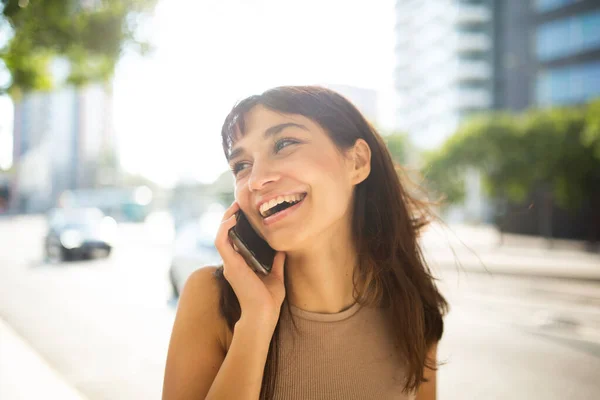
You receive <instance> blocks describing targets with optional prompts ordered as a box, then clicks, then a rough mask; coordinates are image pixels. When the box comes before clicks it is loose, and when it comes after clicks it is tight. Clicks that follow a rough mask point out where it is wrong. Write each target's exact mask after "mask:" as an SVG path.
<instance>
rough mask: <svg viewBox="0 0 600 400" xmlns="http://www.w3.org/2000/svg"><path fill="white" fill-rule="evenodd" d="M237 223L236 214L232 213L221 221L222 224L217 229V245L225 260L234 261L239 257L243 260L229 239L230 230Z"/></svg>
mask: <svg viewBox="0 0 600 400" xmlns="http://www.w3.org/2000/svg"><path fill="white" fill-rule="evenodd" d="M235 223H236V218H235V215H232V216H230V217H229V218H228V219H226V220H224V221H223V222H221V226H220V227H219V230H218V231H217V237H216V238H215V247H216V248H217V250H218V251H219V253H220V254H221V257H222V258H223V261H224V262H228V261H233V259H238V258H241V259H242V260H243V258H242V257H241V256H240V255H239V254H238V253H237V251H235V250H234V249H233V246H232V245H231V241H230V240H229V230H230V229H231V228H233V227H234V226H235ZM236 256H237V257H236Z"/></svg>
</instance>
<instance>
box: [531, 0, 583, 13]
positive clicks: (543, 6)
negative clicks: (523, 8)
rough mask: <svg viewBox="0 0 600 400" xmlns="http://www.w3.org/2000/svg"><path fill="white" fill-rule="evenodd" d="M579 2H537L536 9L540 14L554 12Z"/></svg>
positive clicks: (544, 0)
mask: <svg viewBox="0 0 600 400" xmlns="http://www.w3.org/2000/svg"><path fill="white" fill-rule="evenodd" d="M576 1H577V0H535V9H536V10H537V11H540V12H546V11H552V10H556V9H557V8H561V7H564V6H568V5H569V4H572V3H575V2H576Z"/></svg>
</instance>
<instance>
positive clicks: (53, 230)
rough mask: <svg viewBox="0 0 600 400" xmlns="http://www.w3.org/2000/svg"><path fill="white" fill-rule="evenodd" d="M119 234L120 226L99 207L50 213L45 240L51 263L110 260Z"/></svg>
mask: <svg viewBox="0 0 600 400" xmlns="http://www.w3.org/2000/svg"><path fill="white" fill-rule="evenodd" d="M116 234H117V223H116V222H115V220H114V219H113V218H111V217H108V216H106V215H104V213H103V212H102V211H100V210H99V209H97V208H65V209H54V210H52V211H51V212H50V213H49V214H48V233H47V234H46V238H45V241H44V250H45V256H46V259H47V260H48V261H50V262H61V261H71V260H77V259H89V258H95V257H97V256H104V257H108V256H109V255H110V253H111V250H112V248H113V244H114V240H115V238H116Z"/></svg>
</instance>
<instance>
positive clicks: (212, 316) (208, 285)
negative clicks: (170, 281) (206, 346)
mask: <svg viewBox="0 0 600 400" xmlns="http://www.w3.org/2000/svg"><path fill="white" fill-rule="evenodd" d="M216 270H217V267H212V266H210V267H202V268H199V269H197V270H196V271H194V272H193V273H192V274H191V275H190V276H189V278H188V279H187V281H186V283H185V285H184V287H183V290H182V293H181V297H180V299H179V304H178V306H177V315H178V317H180V318H182V319H184V320H185V321H182V322H185V324H186V325H189V326H190V327H191V328H194V327H198V326H201V327H202V328H203V329H206V328H208V327H212V328H213V329H211V331H213V333H214V334H215V335H217V339H219V342H220V344H225V343H226V336H227V335H226V330H227V323H226V321H225V319H224V318H223V317H222V316H221V313H220V310H219V301H220V297H221V289H220V287H219V284H218V282H217V279H216V277H215V272H216Z"/></svg>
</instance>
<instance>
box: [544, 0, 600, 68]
mask: <svg viewBox="0 0 600 400" xmlns="http://www.w3.org/2000/svg"><path fill="white" fill-rule="evenodd" d="M596 48H600V10H598V11H594V12H590V13H587V14H581V15H577V16H574V17H569V18H564V19H560V20H557V21H552V22H547V23H545V24H542V25H540V26H539V28H538V30H537V35H536V54H537V57H538V59H539V60H540V61H550V60H553V59H557V58H560V57H568V56H571V55H574V54H577V53H579V52H582V51H587V50H592V49H596Z"/></svg>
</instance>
